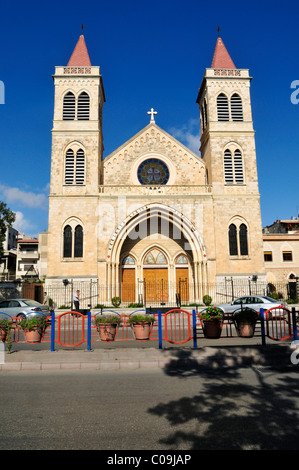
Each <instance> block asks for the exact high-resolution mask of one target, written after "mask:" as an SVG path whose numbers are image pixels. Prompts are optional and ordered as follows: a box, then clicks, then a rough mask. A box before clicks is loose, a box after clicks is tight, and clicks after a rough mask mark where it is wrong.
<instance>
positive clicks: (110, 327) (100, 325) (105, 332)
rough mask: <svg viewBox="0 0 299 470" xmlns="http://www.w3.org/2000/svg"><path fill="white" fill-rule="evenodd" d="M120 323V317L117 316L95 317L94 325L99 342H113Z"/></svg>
mask: <svg viewBox="0 0 299 470" xmlns="http://www.w3.org/2000/svg"><path fill="white" fill-rule="evenodd" d="M120 323H121V317H120V316H119V315H109V314H108V315H97V316H96V318H95V324H96V327H97V330H98V332H99V335H100V338H101V341H105V342H107V341H114V340H115V337H116V334H117V331H118V328H119V325H120Z"/></svg>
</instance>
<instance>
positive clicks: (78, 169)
mask: <svg viewBox="0 0 299 470" xmlns="http://www.w3.org/2000/svg"><path fill="white" fill-rule="evenodd" d="M53 79H54V85H55V103H54V120H53V129H52V159H51V189H50V193H51V194H61V195H63V194H65V193H67V194H69V193H70V192H75V193H76V194H90V193H93V194H95V193H97V191H98V186H99V184H100V182H101V179H102V173H101V172H102V158H103V134H102V112H103V104H104V102H105V94H104V87H103V81H102V76H101V73H100V67H95V66H92V65H91V62H90V58H89V54H88V50H87V47H86V43H85V39H84V36H83V34H81V36H80V37H79V40H78V42H77V44H76V47H75V49H74V51H73V53H72V55H71V58H70V60H69V62H68V64H67V66H66V67H61V66H60V67H55V74H54V76H53Z"/></svg>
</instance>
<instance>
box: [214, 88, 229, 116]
mask: <svg viewBox="0 0 299 470" xmlns="http://www.w3.org/2000/svg"><path fill="white" fill-rule="evenodd" d="M217 115H218V121H229V110H228V99H227V96H226V95H225V94H224V93H220V95H218V96H217Z"/></svg>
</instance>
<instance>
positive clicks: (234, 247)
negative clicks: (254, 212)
mask: <svg viewBox="0 0 299 470" xmlns="http://www.w3.org/2000/svg"><path fill="white" fill-rule="evenodd" d="M228 239H229V254H230V255H231V256H236V255H237V254H238V241H237V227H236V226H235V224H230V226H229V231H228Z"/></svg>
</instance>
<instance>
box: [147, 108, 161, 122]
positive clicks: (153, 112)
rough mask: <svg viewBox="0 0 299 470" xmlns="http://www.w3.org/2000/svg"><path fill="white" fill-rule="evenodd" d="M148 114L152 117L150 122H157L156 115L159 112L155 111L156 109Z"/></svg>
mask: <svg viewBox="0 0 299 470" xmlns="http://www.w3.org/2000/svg"><path fill="white" fill-rule="evenodd" d="M147 114H150V115H151V120H150V122H155V120H154V114H158V113H157V111H154V108H152V109H151V110H150V111H148V112H147Z"/></svg>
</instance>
